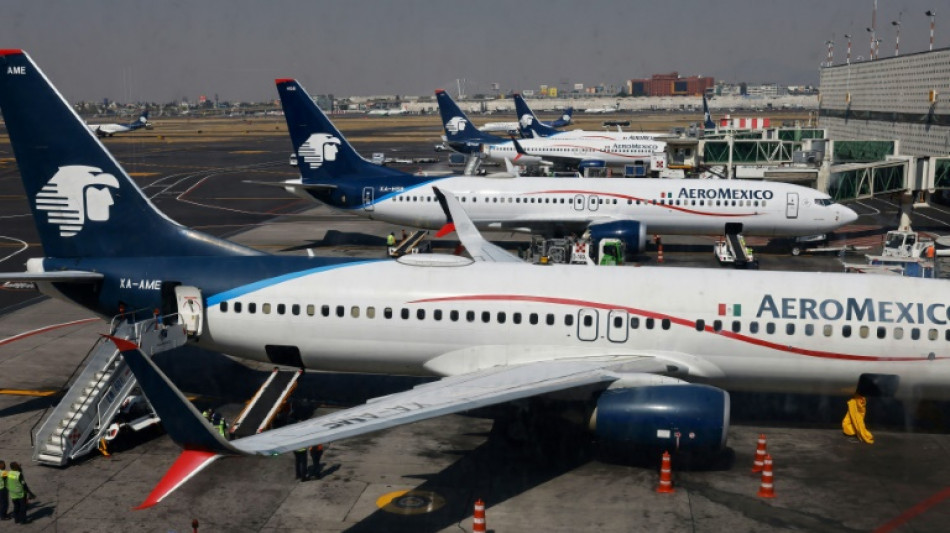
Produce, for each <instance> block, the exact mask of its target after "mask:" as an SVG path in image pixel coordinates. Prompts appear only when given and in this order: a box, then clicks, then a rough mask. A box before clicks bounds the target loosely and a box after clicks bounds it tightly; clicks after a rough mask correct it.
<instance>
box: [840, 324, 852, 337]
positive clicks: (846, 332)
mask: <svg viewBox="0 0 950 533" xmlns="http://www.w3.org/2000/svg"><path fill="white" fill-rule="evenodd" d="M841 336H842V337H844V338H846V339H847V338H848V337H850V336H851V326H849V325H847V324H845V325H844V326H841Z"/></svg>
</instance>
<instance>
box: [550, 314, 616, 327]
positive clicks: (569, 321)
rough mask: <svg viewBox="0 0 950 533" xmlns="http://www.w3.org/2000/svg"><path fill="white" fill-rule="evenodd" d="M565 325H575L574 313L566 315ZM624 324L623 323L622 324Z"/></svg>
mask: <svg viewBox="0 0 950 533" xmlns="http://www.w3.org/2000/svg"><path fill="white" fill-rule="evenodd" d="M564 325H565V326H573V325H574V315H564ZM621 325H622V324H621ZM618 327H619V326H618Z"/></svg>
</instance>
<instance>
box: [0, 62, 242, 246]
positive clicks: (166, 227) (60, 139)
mask: <svg viewBox="0 0 950 533" xmlns="http://www.w3.org/2000/svg"><path fill="white" fill-rule="evenodd" d="M0 110H2V112H3V118H4V120H5V121H6V127H7V132H8V133H9V135H10V144H11V145H12V146H13V153H14V155H15V156H16V160H17V165H18V166H19V169H20V176H21V177H22V179H23V187H24V189H25V190H26V196H27V198H28V199H29V202H30V208H31V209H32V210H33V219H34V221H35V223H36V227H37V230H38V231H39V234H40V241H41V242H42V243H43V249H44V250H45V252H46V255H47V256H51V257H64V258H68V257H114V256H156V255H174V256H186V255H192V256H194V255H202V256H204V255H238V254H240V255H247V254H256V253H257V252H254V251H253V250H250V249H247V248H242V247H240V246H237V245H234V244H232V243H229V242H227V241H221V240H218V239H215V238H214V237H211V236H209V235H203V234H200V233H198V232H194V231H191V230H189V229H187V228H185V227H183V226H181V225H179V224H177V223H175V222H173V221H172V220H171V219H169V218H167V217H166V216H165V215H164V214H162V213H161V212H159V211H158V210H157V209H156V208H155V206H154V205H152V203H151V202H150V201H149V200H148V198H146V197H145V196H144V194H143V193H142V191H141V190H140V189H139V188H138V186H136V185H135V183H134V182H133V181H132V179H131V178H130V177H129V175H128V174H126V173H125V171H124V170H123V169H122V167H121V166H119V163H118V162H117V161H116V160H115V159H114V158H113V157H112V154H110V153H109V152H108V151H107V150H106V149H105V147H104V146H103V145H102V143H100V142H99V140H98V139H97V138H96V135H95V134H94V133H92V131H90V130H89V128H88V127H87V126H86V124H85V123H84V122H83V121H82V119H80V118H79V115H77V114H76V112H75V111H74V110H73V108H72V106H70V105H69V104H68V103H67V102H66V100H65V99H63V97H62V95H60V94H59V92H57V91H56V89H55V88H54V87H53V85H52V84H51V83H50V82H49V80H47V78H46V76H45V75H44V74H43V72H42V71H40V69H39V68H38V67H37V66H36V64H35V63H33V60H32V59H30V57H29V56H28V55H27V54H26V53H24V52H23V51H22V50H0Z"/></svg>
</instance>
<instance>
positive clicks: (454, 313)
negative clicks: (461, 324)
mask: <svg viewBox="0 0 950 533" xmlns="http://www.w3.org/2000/svg"><path fill="white" fill-rule="evenodd" d="M449 320H451V321H452V322H458V321H459V312H458V311H456V310H454V309H453V310H452V311H449Z"/></svg>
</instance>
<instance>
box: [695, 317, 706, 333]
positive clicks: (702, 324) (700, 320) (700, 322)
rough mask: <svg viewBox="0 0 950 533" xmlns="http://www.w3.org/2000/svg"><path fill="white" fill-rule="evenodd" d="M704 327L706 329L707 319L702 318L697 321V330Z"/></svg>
mask: <svg viewBox="0 0 950 533" xmlns="http://www.w3.org/2000/svg"><path fill="white" fill-rule="evenodd" d="M704 329H706V321H705V320H703V319H701V318H700V319H699V320H697V321H696V331H702V330H704Z"/></svg>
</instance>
